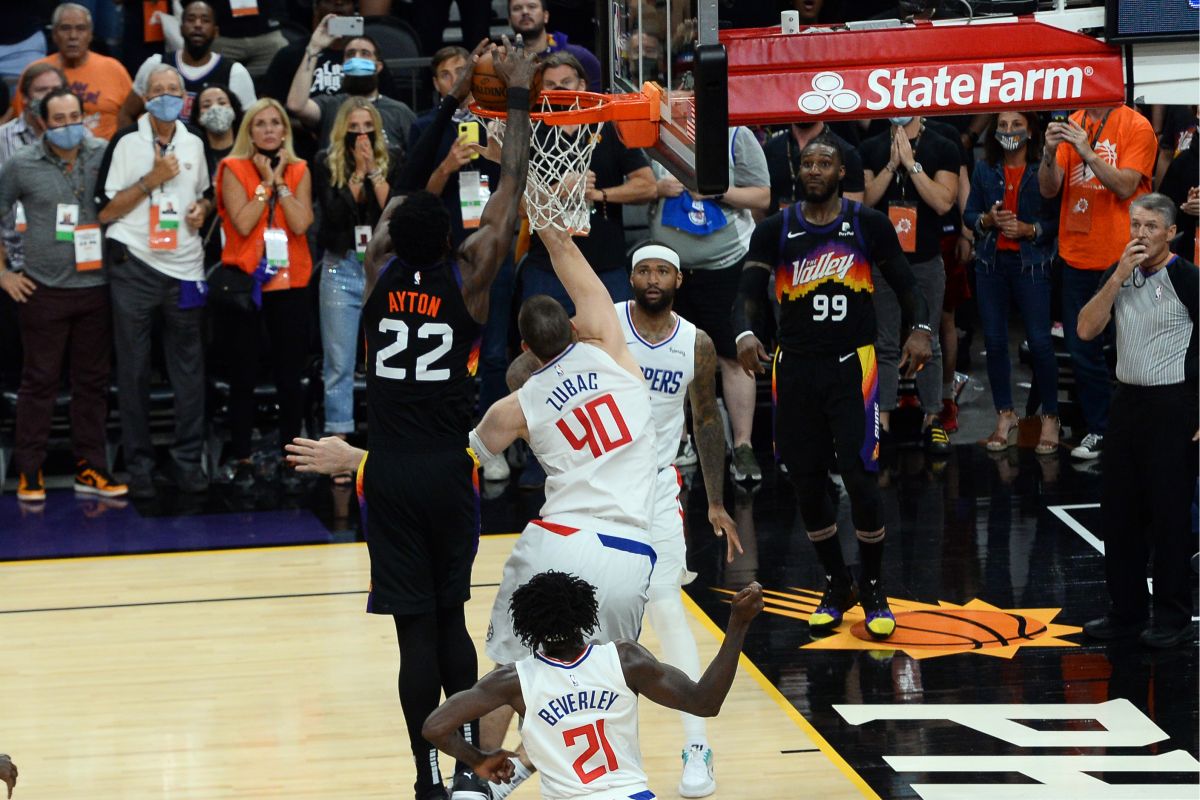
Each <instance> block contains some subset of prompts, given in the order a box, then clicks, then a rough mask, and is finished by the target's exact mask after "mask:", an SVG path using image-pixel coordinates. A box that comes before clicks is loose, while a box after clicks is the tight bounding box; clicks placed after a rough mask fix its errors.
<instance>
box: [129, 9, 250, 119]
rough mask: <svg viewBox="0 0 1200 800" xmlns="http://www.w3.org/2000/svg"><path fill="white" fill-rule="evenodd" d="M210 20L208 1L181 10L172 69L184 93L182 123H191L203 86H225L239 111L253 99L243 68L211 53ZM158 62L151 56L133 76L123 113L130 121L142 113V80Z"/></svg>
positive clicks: (214, 33) (159, 58)
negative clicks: (179, 37) (180, 43)
mask: <svg viewBox="0 0 1200 800" xmlns="http://www.w3.org/2000/svg"><path fill="white" fill-rule="evenodd" d="M215 1H216V0H214V2H215ZM214 19H215V15H214V12H213V7H212V6H211V5H210V4H209V2H208V0H190V2H189V3H188V4H187V5H185V6H184V7H183V22H182V25H181V30H182V33H183V42H184V50H183V51H182V52H177V53H175V57H174V59H173V61H174V65H175V68H176V69H177V70H179V74H180V75H181V76H183V88H184V92H185V94H184V103H183V112H182V113H181V114H180V115H179V121H180V122H183V123H185V124H189V123H192V124H194V119H195V117H196V116H197V112H196V111H195V105H196V95H197V94H198V93H199V92H200V87H202V86H204V85H205V84H207V83H220V84H223V85H225V86H228V87H229V88H230V90H231V91H232V92H234V94H236V95H237V98H238V100H239V101H240V102H241V104H242V107H243V108H245V107H246V106H248V105H250V104H251V103H253V102H254V101H255V100H256V99H257V98H256V97H255V95H254V81H253V80H251V79H250V73H249V72H247V71H246V68H245V67H244V66H242V65H241V64H239V63H237V62H236V61H231V60H230V59H227V58H225V57H223V56H222V55H221V54H220V53H214V52H213V49H212V46H213V40H214V39H216V38H217V33H218V31H217V26H216V23H215V22H214ZM161 63H163V59H162V56H160V55H152V56H150V57H149V58H147V59H146V60H145V62H144V63H143V64H142V66H141V68H140V69H138V71H137V75H135V76H134V78H133V88H134V91H132V92H130V93H129V99H128V100H126V101H125V114H126V115H128V117H129V118H130V119H136V118H137V117H139V116H141V115H142V112H143V111H145V104H144V103H143V102H142V95H143V94H145V93H146V79H147V78H148V77H149V75H150V72H151V71H152V70H153V69H154V68H155V67H157V66H158V65H159V64H161Z"/></svg>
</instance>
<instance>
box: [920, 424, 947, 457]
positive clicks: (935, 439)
mask: <svg viewBox="0 0 1200 800" xmlns="http://www.w3.org/2000/svg"><path fill="white" fill-rule="evenodd" d="M924 438H925V452H926V453H928V454H929V455H931V456H943V457H944V456H948V455H950V449H951V448H950V434H948V433H946V429H945V428H943V427H942V423H941V422H939V421H938V420H936V419H935V420H934V421H933V422H931V423H930V425H929V427H928V428H926V429H925V433H924Z"/></svg>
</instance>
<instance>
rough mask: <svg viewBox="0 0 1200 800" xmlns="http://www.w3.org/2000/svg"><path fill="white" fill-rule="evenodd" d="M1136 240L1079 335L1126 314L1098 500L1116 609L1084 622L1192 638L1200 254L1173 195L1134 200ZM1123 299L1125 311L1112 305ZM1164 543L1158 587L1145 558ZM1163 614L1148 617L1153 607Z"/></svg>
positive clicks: (1101, 628) (1155, 641)
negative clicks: (1187, 247) (1196, 257)
mask: <svg viewBox="0 0 1200 800" xmlns="http://www.w3.org/2000/svg"><path fill="white" fill-rule="evenodd" d="M1129 234H1130V241H1129V244H1127V245H1126V246H1125V252H1124V253H1123V254H1122V255H1121V260H1120V261H1118V262H1117V263H1116V264H1114V265H1113V266H1111V267H1109V268H1108V271H1107V272H1105V273H1104V275H1103V277H1102V278H1101V280H1100V289H1099V291H1097V292H1096V295H1095V297H1093V298H1092V299H1091V301H1090V302H1089V303H1088V304H1087V305H1086V306H1084V307H1083V309H1082V310H1081V311H1080V312H1079V321H1078V324H1077V326H1076V330H1077V332H1078V334H1079V338H1080V339H1082V340H1084V341H1089V340H1091V339H1094V338H1096V337H1097V336H1099V335H1100V333H1101V332H1102V331H1103V330H1104V329H1105V327H1106V326H1107V325H1108V322H1109V320H1110V319H1112V318H1113V316H1114V315H1115V316H1116V340H1117V389H1116V393H1115V394H1114V395H1113V400H1112V406H1111V408H1110V410H1109V423H1108V435H1107V436H1106V437H1105V442H1104V451H1103V454H1102V456H1101V458H1102V459H1103V460H1102V462H1101V463H1102V465H1103V476H1102V478H1101V493H1100V510H1101V518H1102V519H1103V520H1104V523H1103V524H1104V528H1103V533H1104V568H1105V573H1106V579H1107V582H1108V593H1109V597H1110V599H1111V600H1112V607H1111V609H1110V610H1109V612H1108V613H1107V614H1106V615H1105V616H1103V617H1100V618H1099V619H1094V620H1092V621H1091V622H1088V623H1087V624H1086V625H1084V626H1083V630H1084V632H1085V633H1086V634H1087V635H1088V636H1090V637H1092V638H1093V639H1117V638H1122V637H1126V636H1133V635H1134V634H1140V638H1141V641H1142V644H1144V645H1146V646H1147V647H1155V648H1166V647H1174V646H1175V645H1177V644H1180V643H1181V642H1186V641H1190V640H1191V638H1192V627H1193V626H1192V580H1191V568H1190V560H1191V555H1192V553H1193V552H1194V551H1195V539H1194V538H1193V537H1191V536H1190V535H1189V534H1188V531H1190V530H1191V517H1190V508H1191V502H1192V496H1193V494H1194V493H1195V491H1196V476H1197V469H1198V466H1200V462H1198V459H1197V451H1196V441H1197V440H1198V439H1200V431H1197V429H1196V419H1197V416H1198V415H1200V403H1198V402H1197V367H1196V355H1197V350H1196V310H1197V305H1198V300H1197V293H1198V292H1200V281H1198V280H1197V272H1196V265H1195V264H1190V263H1188V262H1187V261H1185V260H1184V259H1183V258H1181V257H1179V256H1177V255H1173V254H1172V253H1171V252H1170V249H1169V247H1168V245H1169V244H1170V242H1171V239H1173V238H1174V237H1175V204H1174V203H1173V202H1172V201H1171V199H1170V198H1168V197H1166V196H1165V195H1162V194H1157V193H1155V194H1147V195H1143V196H1142V197H1139V198H1138V199H1137V200H1134V201H1133V203H1132V204H1131V205H1130V208H1129ZM1114 309H1115V311H1114ZM1151 551H1153V553H1154V562H1153V573H1154V590H1153V591H1154V594H1153V598H1151V596H1150V592H1149V590H1148V589H1147V587H1146V561H1147V560H1148V559H1149V556H1150V552H1151ZM1151 608H1153V611H1154V615H1153V622H1151V623H1150V624H1149V625H1147V622H1148V621H1149V617H1150V614H1149V612H1150V609H1151Z"/></svg>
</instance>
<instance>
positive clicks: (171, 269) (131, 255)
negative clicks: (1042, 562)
mask: <svg viewBox="0 0 1200 800" xmlns="http://www.w3.org/2000/svg"><path fill="white" fill-rule="evenodd" d="M144 100H145V104H146V109H147V111H148V113H147V114H144V115H143V116H142V117H141V118H140V119H139V120H138V122H137V125H136V126H134V127H131V128H127V129H125V130H124V131H122V132H120V133H118V134H117V135H116V136H115V137H114V138H113V140H112V142H111V143H110V144H109V146H108V151H107V152H106V153H105V154H104V161H103V162H102V163H101V165H100V175H99V176H98V178H97V182H96V186H97V190H96V193H97V197H96V203H97V205H98V206H99V208H100V215H99V216H100V221H101V222H102V223H104V224H106V225H107V226H108V228H107V230H106V232H105V236H106V238H107V240H108V241H107V244H108V256H109V257H108V265H109V282H110V286H111V293H112V309H113V330H114V333H115V339H116V349H117V352H119V353H120V354H121V357H120V359H119V362H118V365H117V386H118V388H119V390H120V398H121V400H120V410H121V435H122V443H123V445H124V450H125V463H126V465H127V468H128V469H129V473H130V479H129V486H130V494H131V496H133V497H134V498H149V497H153V496H154V493H155V490H154V483H153V480H152V477H151V475H152V472H153V470H154V448H153V446H152V444H151V442H150V425H149V401H150V398H149V372H150V335H151V327H152V324H153V320H154V317H155V315H156V314H158V313H161V314H162V318H163V323H164V324H163V336H164V351H165V355H166V362H167V372H168V374H169V376H170V379H171V386H172V388H173V389H174V391H175V441H174V443H173V445H172V447H171V456H172V458H173V460H174V462H175V479H176V483H177V484H178V486H179V488H180V489H182V490H183V491H185V492H203V491H206V490H207V489H208V480H207V478H205V477H204V474H203V472H202V471H201V465H200V453H201V445H202V443H203V433H204V353H203V348H202V347H201V330H200V326H201V320H202V308H203V305H204V293H205V292H206V291H207V287H206V285H205V283H204V249H203V246H202V243H201V241H200V237H199V235H198V233H197V231H198V230H199V228H200V226H201V225H202V224H203V222H204V219H205V218H206V217H207V216H208V215H209V214H210V213H211V212H212V208H213V205H212V201H211V200H210V199H209V196H210V195H211V188H210V184H209V176H208V166H207V163H206V162H205V159H204V143H203V142H202V141H201V140H200V139H199V137H197V136H195V135H193V134H191V133H189V132H188V130H187V127H186V126H184V124H183V123H182V122H179V114H180V112H181V111H182V109H183V105H184V102H185V101H184V89H183V79H182V78H181V77H180V75H179V73H178V72H177V71H176V69H175V68H174V67H171V66H167V65H162V64H160V65H159V66H157V67H155V68H154V69H152V70H151V71H150V74H149V76H148V77H147V80H146V93H145V95H144Z"/></svg>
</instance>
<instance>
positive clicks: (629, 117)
mask: <svg viewBox="0 0 1200 800" xmlns="http://www.w3.org/2000/svg"><path fill="white" fill-rule="evenodd" d="M535 108H536V109H538V110H534V111H532V112H530V114H529V117H530V124H531V131H530V137H529V147H530V153H529V177H528V179H527V180H526V183H525V192H524V197H525V214H526V216H528V217H529V227H530V228H531V229H532V230H535V231H540V230H542V229H543V228H547V227H551V226H553V227H554V228H557V229H558V230H560V231H564V232H566V233H569V234H572V235H575V234H587V232H588V231H589V230H590V229H591V224H592V223H591V204H590V203H589V202H588V199H587V173H588V169H589V168H590V166H591V163H592V153H593V152H594V151H595V149H596V145H597V144H598V143H599V142H600V128H601V127H602V126H603V125H604V123H605V122H613V123H614V124H615V125H616V127H617V131H618V133H619V134H620V136H621V140H622V141H623V142H624V143H625V145H626V146H627V147H648V146H651V145H653V144H654V142H656V141H657V140H658V124H657V122H658V104H657V103H656V102H655V100H654V98H653V97H651V96H649V95H647V94H645V93H643V92H633V93H631V94H621V95H609V94H597V93H595V92H569V91H547V92H542V94H541V95H539V97H538V99H537V101H536V103H535ZM471 111H472V112H474V113H475V114H476V115H478V116H480V117H485V118H487V129H488V136H489V137H493V138H495V139H496V141H498V142H499V143H500V144H501V145H502V146H503V144H504V130H505V126H506V119H507V116H508V112H507V111H493V110H491V109H486V108H481V107H479V106H478V105H476V104H474V103H472V104H471Z"/></svg>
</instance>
